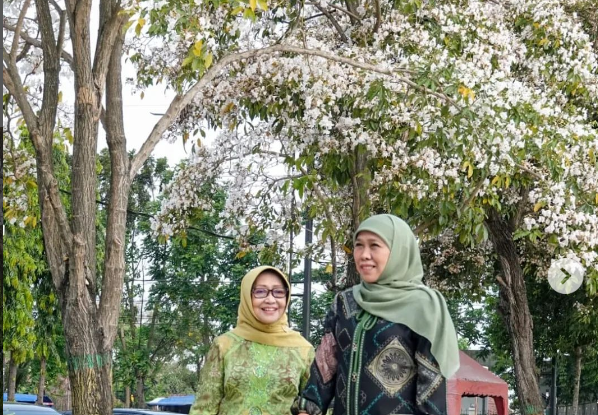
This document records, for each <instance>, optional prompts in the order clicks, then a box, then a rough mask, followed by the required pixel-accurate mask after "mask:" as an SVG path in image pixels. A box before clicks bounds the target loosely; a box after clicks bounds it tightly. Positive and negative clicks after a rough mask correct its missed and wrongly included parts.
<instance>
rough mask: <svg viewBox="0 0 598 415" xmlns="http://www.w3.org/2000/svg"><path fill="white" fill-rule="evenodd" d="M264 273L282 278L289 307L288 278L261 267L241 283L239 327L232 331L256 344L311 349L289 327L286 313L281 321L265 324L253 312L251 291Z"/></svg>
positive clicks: (289, 285)
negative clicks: (269, 272)
mask: <svg viewBox="0 0 598 415" xmlns="http://www.w3.org/2000/svg"><path fill="white" fill-rule="evenodd" d="M264 271H272V272H274V273H275V274H278V276H280V278H281V280H282V281H283V282H284V284H285V286H286V287H287V290H288V291H287V292H288V294H287V307H288V306H289V301H290V299H291V284H289V280H288V278H287V276H286V275H285V274H284V273H283V272H282V271H281V270H279V269H278V268H274V267H269V266H261V267H257V268H254V269H252V270H251V271H249V272H248V273H247V274H245V276H244V277H243V280H242V281H241V302H240V304H239V314H238V317H237V326H236V327H235V328H234V329H233V330H232V332H233V333H234V334H236V335H237V336H240V337H242V338H244V339H245V340H249V341H252V342H256V343H261V344H267V345H270V346H278V347H309V348H311V347H312V345H311V344H310V343H309V342H308V341H307V340H305V338H304V337H303V336H301V334H299V333H298V332H296V331H294V330H292V329H291V328H290V327H289V323H288V318H287V313H286V311H285V312H284V313H283V315H282V316H281V317H280V319H279V320H278V321H277V322H275V323H272V324H264V323H262V322H261V321H259V320H258V319H257V318H256V317H255V313H254V311H253V306H252V300H251V290H252V288H253V284H254V283H255V280H256V279H257V277H259V276H260V274H261V273H262V272H264Z"/></svg>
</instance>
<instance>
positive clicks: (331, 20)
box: [314, 3, 350, 43]
mask: <svg viewBox="0 0 598 415" xmlns="http://www.w3.org/2000/svg"><path fill="white" fill-rule="evenodd" d="M314 6H315V7H316V8H317V9H318V10H319V11H321V12H322V13H323V14H324V16H326V17H327V18H328V20H330V22H332V25H333V26H334V28H335V29H336V31H337V32H338V34H339V35H340V36H341V39H343V42H345V43H350V40H349V38H348V37H347V35H346V34H345V32H344V31H343V28H342V27H341V25H340V24H339V23H338V22H337V21H336V19H335V18H334V17H333V16H332V14H331V13H330V12H329V11H328V10H326V8H324V7H322V6H320V5H319V4H317V3H314Z"/></svg>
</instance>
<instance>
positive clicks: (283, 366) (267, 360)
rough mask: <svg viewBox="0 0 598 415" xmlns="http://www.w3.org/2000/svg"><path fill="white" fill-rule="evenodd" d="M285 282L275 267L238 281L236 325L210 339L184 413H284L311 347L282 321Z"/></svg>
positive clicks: (302, 379)
mask: <svg viewBox="0 0 598 415" xmlns="http://www.w3.org/2000/svg"><path fill="white" fill-rule="evenodd" d="M290 298H291V286H290V284H289V281H288V279H287V277H286V276H285V275H284V274H283V273H282V272H281V271H280V270H278V269H276V268H274V267H269V266H262V267H257V268H254V269H252V270H251V271H249V272H248V273H247V275H245V276H244V277H243V280H242V282H241V303H240V305H239V315H238V319H237V326H236V327H235V328H234V329H233V330H231V331H229V332H227V333H225V334H223V335H222V336H219V337H217V338H216V339H215V341H214V343H213V344H212V347H211V348H210V351H209V352H208V355H207V357H206V362H205V364H204V366H203V368H202V369H201V373H200V383H199V390H198V393H197V395H196V397H195V402H194V403H193V406H192V407H191V412H189V415H208V414H209V415H216V414H218V415H287V414H290V408H291V404H292V402H293V400H294V399H295V398H296V397H297V395H298V394H299V391H300V390H302V389H303V388H304V387H305V384H306V382H307V379H308V378H309V367H310V365H311V362H312V360H313V358H314V349H313V346H312V345H311V344H310V343H309V342H308V341H307V340H305V339H304V338H303V337H302V336H301V335H300V334H299V333H297V332H296V331H293V330H292V329H291V328H290V327H289V325H288V319H287V311H286V310H287V307H288V304H289V299H290Z"/></svg>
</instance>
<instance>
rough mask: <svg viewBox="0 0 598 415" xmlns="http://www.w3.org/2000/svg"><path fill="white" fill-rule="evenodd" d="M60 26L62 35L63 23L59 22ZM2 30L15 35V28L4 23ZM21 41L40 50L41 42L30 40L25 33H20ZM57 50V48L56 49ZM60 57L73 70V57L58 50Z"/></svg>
mask: <svg viewBox="0 0 598 415" xmlns="http://www.w3.org/2000/svg"><path fill="white" fill-rule="evenodd" d="M60 26H61V30H62V32H63V33H64V30H65V29H62V26H63V23H62V21H61V22H60ZM64 26H65V27H66V21H65V22H64ZM3 27H4V29H6V30H9V31H11V32H15V33H16V30H17V28H16V26H12V25H10V24H8V23H6V22H4V24H3ZM21 39H23V40H24V41H25V42H27V44H29V45H31V46H34V47H36V48H39V49H41V48H42V42H41V41H40V40H38V39H35V38H32V37H31V36H29V35H28V34H27V33H25V32H21ZM58 39H59V41H60V36H59V38H58ZM63 39H64V35H63ZM57 49H58V48H57ZM60 57H61V58H62V59H63V60H64V61H65V62H66V63H68V64H69V66H70V67H71V69H72V68H73V64H74V62H73V57H72V56H71V55H70V54H69V53H68V52H65V51H63V50H60Z"/></svg>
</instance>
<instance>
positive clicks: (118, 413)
mask: <svg viewBox="0 0 598 415" xmlns="http://www.w3.org/2000/svg"><path fill="white" fill-rule="evenodd" d="M62 415H73V411H64V412H63V413H62ZM112 415H179V414H176V413H174V412H162V411H150V410H149V409H136V408H114V409H113V410H112Z"/></svg>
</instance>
